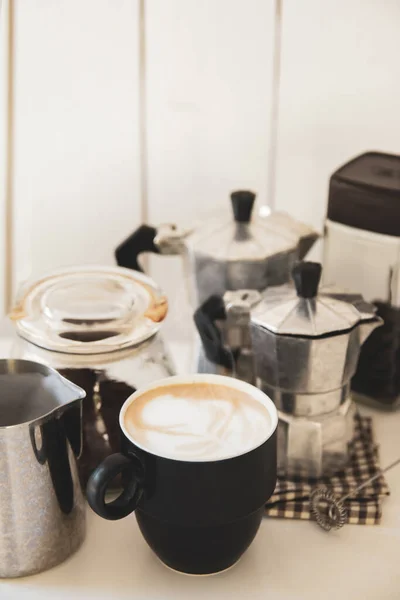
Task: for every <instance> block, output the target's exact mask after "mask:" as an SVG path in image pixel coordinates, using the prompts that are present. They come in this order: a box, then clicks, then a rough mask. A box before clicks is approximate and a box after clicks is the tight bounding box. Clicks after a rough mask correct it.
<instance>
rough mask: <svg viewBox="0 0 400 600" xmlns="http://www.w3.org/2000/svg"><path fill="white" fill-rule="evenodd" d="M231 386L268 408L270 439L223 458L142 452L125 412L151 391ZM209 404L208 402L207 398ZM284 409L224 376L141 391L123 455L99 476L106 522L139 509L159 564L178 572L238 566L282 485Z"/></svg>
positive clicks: (95, 500) (93, 489) (91, 490)
mask: <svg viewBox="0 0 400 600" xmlns="http://www.w3.org/2000/svg"><path fill="white" fill-rule="evenodd" d="M198 383H208V384H217V385H223V386H224V387H226V393H227V395H228V396H229V391H230V390H232V389H233V390H241V391H242V392H244V393H246V394H247V395H248V396H251V397H253V398H254V399H256V400H258V401H259V402H261V403H262V404H263V405H264V406H265V407H266V409H267V411H268V415H269V425H268V427H266V431H265V439H264V440H263V441H262V443H259V444H258V445H257V446H256V447H254V448H252V449H250V450H249V451H246V452H244V453H242V454H241V453H238V454H235V455H234V456H232V457H229V458H226V459H223V460H180V459H179V460H177V459H173V458H166V457H163V456H158V455H156V454H154V453H152V452H149V451H148V450H146V449H145V448H143V447H140V446H139V445H138V443H137V442H135V440H134V439H132V436H131V435H129V433H128V432H127V430H126V428H125V426H124V415H125V413H126V410H127V408H128V407H129V406H130V404H131V403H132V402H134V401H135V400H136V399H137V398H138V397H140V396H141V395H143V393H145V392H147V391H149V390H150V389H157V388H158V387H160V388H161V387H162V388H165V387H167V386H168V385H171V384H185V385H192V384H193V385H196V384H198ZM200 401H201V400H200ZM277 423H278V416H277V411H276V409H275V406H274V404H273V403H272V401H271V400H270V399H269V398H268V396H266V395H265V394H264V393H263V392H262V391H261V390H259V389H257V388H255V387H253V386H252V385H250V384H248V383H245V382H243V381H239V380H236V379H233V378H230V377H222V376H220V375H191V376H182V377H181V376H176V377H169V378H168V379H164V380H162V381H158V382H156V383H153V384H152V385H150V386H147V387H146V388H142V389H140V390H139V391H137V392H135V393H134V394H133V395H132V396H130V398H128V400H127V401H126V402H125V404H124V405H123V407H122V409H121V412H120V427H121V429H122V432H123V443H122V453H121V454H113V455H111V456H109V457H107V458H106V459H105V460H104V461H103V462H102V463H101V464H100V465H99V466H98V467H97V469H96V470H95V471H94V472H93V473H92V475H91V477H90V479H89V482H88V486H87V498H88V501H89V504H90V506H91V507H92V509H93V510H94V511H95V512H96V513H97V514H98V515H100V516H101V517H103V518H105V519H111V520H115V519H121V518H123V517H125V516H127V515H128V514H130V513H131V512H133V511H135V514H136V519H137V522H138V525H139V528H140V530H141V532H142V534H143V537H144V538H145V540H146V541H147V543H148V545H149V546H150V548H152V550H153V551H154V552H155V554H156V555H157V556H158V558H159V559H161V561H162V562H163V563H165V564H166V565H167V566H168V567H171V568H172V569H174V570H176V571H181V572H184V573H190V574H211V573H217V572H220V571H224V570H226V569H228V568H229V567H231V566H232V565H233V564H235V563H236V562H237V561H238V560H239V558H240V557H241V556H242V554H243V553H244V552H245V550H246V549H247V548H248V547H249V545H250V544H251V542H252V541H253V539H254V537H255V535H256V533H257V531H258V528H259V526H260V523H261V520H262V517H263V514H264V506H265V503H266V501H267V500H268V499H269V498H270V496H271V495H272V493H273V491H274V488H275V484H276V465H277V460H276V427H277ZM117 475H122V480H123V482H124V489H123V491H122V493H121V495H120V496H119V497H118V498H117V499H116V500H114V501H112V502H110V503H106V502H105V495H106V492H107V488H108V486H109V485H110V484H111V482H112V480H113V479H114V478H115V477H116V476H117Z"/></svg>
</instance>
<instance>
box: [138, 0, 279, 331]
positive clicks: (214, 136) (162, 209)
mask: <svg viewBox="0 0 400 600" xmlns="http://www.w3.org/2000/svg"><path fill="white" fill-rule="evenodd" d="M146 13H147V14H146V43H147V100H148V102H147V133H148V177H149V178H148V197H149V207H148V208H149V218H150V220H151V221H153V222H155V223H159V222H165V221H178V222H179V223H193V222H195V223H196V222H200V221H201V220H202V219H205V218H207V217H209V216H210V215H212V214H215V212H221V211H229V210H230V206H229V193H230V191H232V190H233V189H235V188H251V189H254V190H255V191H257V192H258V196H259V200H260V201H261V202H265V201H266V190H267V164H268V150H269V133H270V123H269V118H270V110H271V108H270V95H271V81H272V48H273V25H274V2H273V0H247V1H245V2H244V1H243V0H202V1H201V2H199V1H198V0H168V1H167V2H166V1H165V0H147V2H146ZM152 274H153V275H154V277H155V278H156V279H157V280H158V281H159V282H160V283H161V284H162V285H163V287H164V288H165V289H166V291H167V293H168V295H169V297H170V299H171V303H172V315H171V316H170V328H171V329H172V330H173V332H174V335H179V334H180V332H181V330H182V328H185V327H186V326H187V323H188V322H190V311H189V308H188V305H187V303H186V304H185V303H183V304H182V303H181V300H182V298H183V297H185V289H184V288H183V285H182V269H181V266H180V265H179V260H178V259H173V258H172V259H166V258H159V257H155V258H154V260H152ZM174 306H175V310H174ZM183 322H185V326H182V327H181V323H183Z"/></svg>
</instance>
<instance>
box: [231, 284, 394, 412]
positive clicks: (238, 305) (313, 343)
mask: <svg viewBox="0 0 400 600" xmlns="http://www.w3.org/2000/svg"><path fill="white" fill-rule="evenodd" d="M335 294H336V295H335V297H334V298H333V300H334V305H335V307H336V312H334V313H330V317H329V319H328V322H327V323H326V324H325V325H324V324H323V320H322V319H321V328H322V329H323V330H324V334H323V335H312V331H314V330H315V323H316V321H317V315H318V313H319V309H320V307H321V306H323V311H322V314H323V315H325V314H326V313H325V308H326V305H325V304H321V303H320V302H319V296H318V297H317V298H315V299H313V300H315V302H314V306H313V310H314V311H315V315H314V316H315V319H313V318H311V319H310V317H309V313H307V314H305V313H302V314H301V316H299V317H298V316H297V315H296V310H292V311H291V312H290V313H289V314H291V315H292V319H291V320H290V322H291V323H293V325H294V327H293V334H289V331H290V330H289V329H288V328H287V327H285V329H284V331H285V333H284V334H281V333H280V331H278V332H277V331H275V324H274V326H271V322H270V320H269V319H268V317H269V316H270V313H271V311H272V313H273V314H274V315H275V314H276V313H275V312H274V309H275V307H276V306H280V307H283V306H284V305H285V297H286V296H287V295H288V296H289V297H290V299H291V301H292V299H293V288H292V287H290V286H288V285H284V286H280V288H276V289H271V288H270V289H267V290H266V291H265V293H263V294H261V296H259V302H258V303H257V297H256V296H255V292H253V293H249V292H248V290H244V291H243V290H242V291H237V292H227V293H226V294H225V295H224V302H225V306H226V312H227V320H228V321H229V322H231V326H230V327H231V328H234V326H233V323H234V320H235V316H236V319H237V322H238V324H239V323H242V324H244V325H242V327H241V328H240V327H239V326H237V327H236V330H235V331H236V338H237V342H236V347H237V348H240V345H241V343H244V341H243V340H246V338H247V335H248V334H247V332H246V324H245V323H246V318H245V316H244V315H246V314H247V321H249V322H250V323H251V325H250V328H251V338H252V351H253V355H254V361H255V373H256V376H257V378H258V379H259V380H260V381H262V383H263V385H265V386H267V387H268V388H269V389H270V390H271V394H272V397H274V398H276V400H277V403H278V404H277V405H278V407H282V408H281V409H283V406H285V412H287V413H288V414H291V415H296V416H302V417H307V416H312V415H319V414H324V413H326V412H330V411H333V410H335V409H337V408H338V407H339V406H340V405H341V404H342V402H343V398H345V397H346V395H347V389H348V386H349V383H350V380H351V378H352V377H353V375H354V373H355V371H356V368H357V362H358V357H359V353H360V348H361V345H362V344H363V342H364V341H365V339H366V338H367V337H368V335H370V333H371V332H372V331H373V330H374V329H375V328H376V327H379V326H380V325H381V324H382V320H381V319H380V318H379V317H375V310H374V307H373V305H371V304H368V303H365V302H363V301H362V299H361V300H360V296H357V297H354V295H351V296H349V299H350V301H346V295H345V294H341V295H339V294H338V292H335ZM339 296H340V300H339V299H338V297H339ZM270 298H271V299H272V301H271V307H270V305H269V300H268V299H270ZM278 298H279V299H280V301H279V302H278V300H277V299H278ZM323 298H324V300H325V298H328V296H327V295H324V294H323ZM297 300H303V299H297ZM296 306H297V305H296ZM338 306H339V308H337V307H338ZM260 307H261V308H260ZM357 307H358V308H357ZM332 314H333V315H334V318H335V323H338V321H337V319H336V317H337V316H338V315H346V320H347V323H351V322H352V323H353V324H352V327H351V328H349V327H347V329H343V330H341V329H339V330H336V329H330V328H329V327H330V326H332V320H331V315H332ZM263 315H264V317H265V320H263V318H262V316H263ZM349 315H351V316H352V318H353V321H351V320H349ZM299 319H300V321H299ZM339 320H340V319H339ZM299 322H301V325H299ZM307 324H308V325H307ZM328 325H329V327H328ZM269 327H272V330H270V329H269ZM299 331H307V334H303V335H302V334H300V333H297V332H299ZM240 340H242V342H241V341H240ZM225 341H226V342H227V343H228V345H229V343H230V340H229V339H228V338H225ZM230 347H232V345H230Z"/></svg>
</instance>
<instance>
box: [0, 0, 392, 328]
mask: <svg viewBox="0 0 400 600" xmlns="http://www.w3.org/2000/svg"><path fill="white" fill-rule="evenodd" d="M281 4H282V14H281V15H280V17H281V18H279V14H278V13H279V8H280V5H281ZM7 10H9V11H11V16H10V19H8V17H7V16H6V15H7ZM0 18H1V21H2V23H1V35H2V40H1V49H2V58H1V65H0V77H1V79H0V82H1V84H2V86H1V94H0V111H1V112H0V137H1V139H0V144H1V145H0V179H1V187H0V224H1V227H0V269H1V274H2V277H1V279H0V313H1V312H4V311H5V310H6V299H7V298H10V297H12V295H13V294H14V293H15V289H16V287H17V286H18V284H19V282H20V281H22V280H24V279H25V278H27V277H29V276H36V275H39V274H40V273H42V272H43V271H45V270H48V269H51V268H54V267H57V266H61V265H66V264H73V263H83V262H96V263H111V262H112V261H113V249H114V248H115V246H116V245H117V244H118V242H119V241H120V240H121V239H123V237H124V236H125V235H126V234H128V233H130V231H131V230H133V229H134V228H135V227H136V226H137V225H139V224H140V223H141V222H142V221H143V220H146V221H148V222H150V223H155V224H157V223H160V222H163V221H166V220H167V221H171V220H177V221H180V222H187V221H190V220H197V219H201V218H205V217H207V216H208V215H210V214H211V213H212V212H214V211H216V210H217V211H221V210H223V208H224V207H225V206H226V204H227V198H228V195H229V192H230V191H231V190H232V189H234V188H237V187H242V186H243V187H249V188H252V189H254V190H256V191H257V192H258V195H259V204H267V203H271V204H275V206H276V207H277V208H282V209H285V210H288V211H290V212H291V213H292V214H294V216H297V217H298V218H300V219H303V220H305V221H308V222H310V223H312V224H314V225H315V226H317V227H318V228H320V229H322V223H323V217H324V213H325V206H326V198H327V184H328V178H329V175H330V174H331V172H332V171H333V170H334V169H335V168H336V167H337V166H338V165H339V164H341V163H342V162H344V161H345V160H347V159H348V158H350V157H352V156H353V155H355V154H357V153H360V152H362V151H364V150H369V149H378V150H385V151H392V152H397V153H400V119H399V117H398V112H399V106H400V80H399V78H398V70H399V69H398V61H399V58H398V57H399V56H400V36H399V35H398V29H399V23H400V3H399V2H398V0H371V1H370V2H365V1H363V0H325V1H324V2H320V1H318V0H301V1H299V0H281V1H279V0H57V2H54V0H3V7H2V13H1V17H0ZM8 24H10V27H7V25H8ZM10 28H11V31H7V29H10ZM276 36H278V37H276ZM276 39H278V41H280V44H279V48H278V50H279V53H278V58H279V56H280V59H281V61H280V74H281V79H280V82H281V85H280V88H279V89H278V90H277V88H276V82H275V83H274V81H273V80H274V72H273V60H274V41H275V40H276ZM7 53H8V54H7ZM9 65H10V66H11V77H10V79H11V83H12V89H11V90H9V91H10V94H8V92H7V89H6V83H7V68H8V66H9ZM277 91H278V99H279V102H278V111H279V112H278V114H279V119H278V120H277V121H276V120H274V121H273V122H272V121H271V118H272V113H273V111H272V103H273V99H274V97H276V94H277ZM7 98H10V102H9V103H7ZM7 115H8V117H12V121H11V127H9V128H7V127H6V122H7ZM274 126H276V127H277V151H276V154H275V153H274V145H273V143H271V136H273V133H274ZM10 136H11V138H12V139H9V138H10ZM272 141H273V140H272ZM271 148H272V150H271ZM7 149H8V150H9V151H8V152H7ZM10 152H11V156H10ZM274 160H276V169H275V171H274V177H275V179H274V180H271V177H270V176H269V175H270V174H269V165H270V164H271V161H274ZM7 172H8V173H9V181H8V185H4V182H6V179H7ZM271 192H274V194H273V196H272V197H271V195H270V194H271ZM7 216H8V221H7V219H6V217H7ZM7 222H12V230H11V235H9V236H8V238H7V236H6V229H7ZM7 266H8V267H9V275H11V277H9V276H7ZM150 268H151V272H152V274H153V276H154V277H155V278H156V279H157V280H158V281H159V282H160V284H162V285H163V286H164V288H165V289H166V291H167V293H168V295H169V297H170V299H171V302H172V304H173V305H175V306H178V305H179V309H175V311H174V310H173V311H172V317H171V319H170V328H171V329H173V330H175V329H176V328H177V326H178V325H179V323H180V321H181V320H182V317H186V316H188V314H189V309H188V307H187V304H185V303H183V306H184V307H185V308H183V309H182V307H181V305H180V304H179V300H180V299H181V298H182V297H185V290H184V286H183V284H182V268H181V264H180V262H179V259H177V258H164V257H155V258H154V259H153V260H151V263H150Z"/></svg>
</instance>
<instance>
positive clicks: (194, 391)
mask: <svg viewBox="0 0 400 600" xmlns="http://www.w3.org/2000/svg"><path fill="white" fill-rule="evenodd" d="M124 425H125V428H126V430H127V432H128V434H129V435H130V436H131V438H132V439H133V441H136V442H137V443H138V445H139V446H141V447H143V448H144V449H146V450H148V451H149V452H152V453H153V454H157V455H159V456H165V457H168V458H175V459H179V460H188V461H190V460H192V461H200V460H221V459H224V458H229V457H233V456H236V455H239V454H243V453H245V452H247V451H249V450H251V449H252V448H255V447H257V446H258V445H259V444H261V443H262V442H263V441H264V440H265V439H266V438H267V437H268V435H269V432H270V428H271V418H270V415H269V412H268V410H267V408H266V407H265V406H264V405H263V404H262V403H261V402H260V401H258V400H257V399H255V398H253V397H252V396H250V395H249V394H247V393H245V392H243V391H240V390H237V389H235V388H230V387H228V386H225V385H220V384H207V383H193V384H190V385H189V384H171V385H164V386H162V387H159V388H156V389H152V390H149V391H148V392H145V393H144V394H143V395H142V396H139V397H138V398H136V399H135V400H134V401H133V402H132V403H131V404H130V405H129V407H128V409H127V411H126V413H125V416H124Z"/></svg>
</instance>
